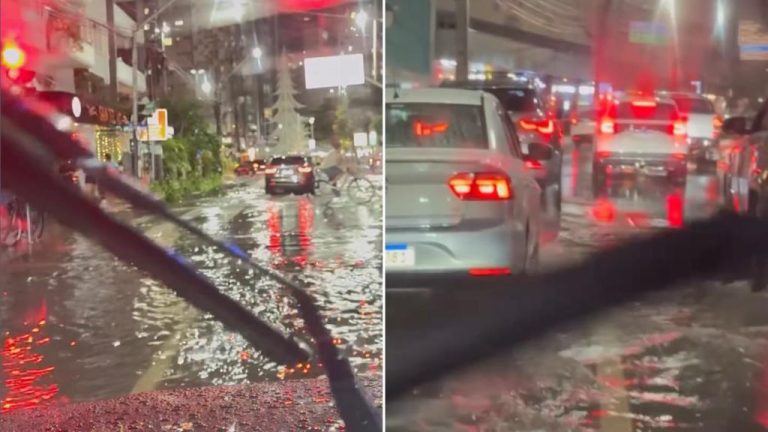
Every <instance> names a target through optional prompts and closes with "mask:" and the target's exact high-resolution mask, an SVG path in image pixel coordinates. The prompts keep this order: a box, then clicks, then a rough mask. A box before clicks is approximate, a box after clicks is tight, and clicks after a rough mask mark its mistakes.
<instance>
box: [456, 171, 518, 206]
mask: <svg viewBox="0 0 768 432" xmlns="http://www.w3.org/2000/svg"><path fill="white" fill-rule="evenodd" d="M448 187H450V189H451V191H452V192H453V193H454V195H456V196H457V197H459V199H462V200H475V201H503V200H508V199H511V198H512V197H513V196H514V190H513V189H512V185H511V184H510V181H509V177H507V176H506V175H503V174H490V173H477V174H473V173H459V174H456V175H454V176H453V177H451V178H450V179H449V180H448Z"/></svg>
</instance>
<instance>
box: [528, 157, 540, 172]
mask: <svg viewBox="0 0 768 432" xmlns="http://www.w3.org/2000/svg"><path fill="white" fill-rule="evenodd" d="M525 167H526V168H528V169H533V170H540V169H543V168H544V165H542V164H541V162H539V161H537V160H536V159H531V160H527V161H525Z"/></svg>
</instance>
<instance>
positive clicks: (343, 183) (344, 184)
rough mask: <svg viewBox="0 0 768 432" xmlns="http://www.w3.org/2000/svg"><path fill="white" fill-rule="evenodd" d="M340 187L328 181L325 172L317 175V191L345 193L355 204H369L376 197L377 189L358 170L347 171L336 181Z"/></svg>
mask: <svg viewBox="0 0 768 432" xmlns="http://www.w3.org/2000/svg"><path fill="white" fill-rule="evenodd" d="M336 183H337V184H338V186H334V184H333V183H332V182H331V181H330V180H329V179H328V176H327V175H325V173H324V172H322V171H318V172H317V173H316V174H315V190H316V191H321V193H322V191H325V190H331V191H333V192H335V193H337V194H341V192H342V191H344V192H345V193H346V194H347V195H348V196H349V197H350V199H351V200H352V202H354V203H355V204H366V203H369V202H370V201H371V200H372V199H373V198H374V197H375V196H376V187H375V186H374V184H373V182H371V181H370V180H369V179H368V178H366V177H365V175H363V174H361V173H360V172H358V171H357V170H353V169H347V170H345V172H344V174H342V175H341V176H340V177H339V179H338V180H337V181H336Z"/></svg>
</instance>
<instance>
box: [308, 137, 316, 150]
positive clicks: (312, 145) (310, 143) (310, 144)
mask: <svg viewBox="0 0 768 432" xmlns="http://www.w3.org/2000/svg"><path fill="white" fill-rule="evenodd" d="M307 145H308V147H309V151H312V150H314V149H315V148H317V142H316V141H315V139H314V138H310V139H309V141H308V142H307Z"/></svg>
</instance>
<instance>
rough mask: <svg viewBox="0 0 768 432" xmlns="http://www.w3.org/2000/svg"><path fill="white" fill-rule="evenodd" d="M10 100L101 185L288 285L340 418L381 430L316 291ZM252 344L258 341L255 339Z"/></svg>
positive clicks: (15, 114) (16, 115)
mask: <svg viewBox="0 0 768 432" xmlns="http://www.w3.org/2000/svg"><path fill="white" fill-rule="evenodd" d="M4 102H9V107H8V108H6V107H5V106H3V110H4V112H5V111H6V110H7V111H8V112H10V113H11V118H12V120H13V121H15V122H17V123H18V122H22V123H21V124H32V125H34V126H33V127H30V129H31V130H34V131H35V132H36V135H40V136H42V138H43V139H42V140H41V141H42V142H44V143H46V145H47V147H48V149H49V150H50V151H51V152H52V153H53V154H55V157H56V158H59V159H75V160H76V161H77V165H78V167H80V168H81V169H83V171H85V172H86V174H87V175H91V176H93V177H94V178H95V179H96V181H97V182H98V183H99V185H100V187H102V188H104V189H106V190H108V191H109V192H111V193H112V194H114V195H116V196H118V197H120V198H123V199H124V200H126V201H127V202H129V203H130V204H132V205H133V206H134V207H136V208H139V209H143V210H146V211H148V212H150V213H154V214H155V215H158V216H160V217H162V218H164V219H166V220H168V221H170V222H172V223H174V224H176V225H178V226H180V227H182V228H184V229H186V230H187V231H189V232H191V233H192V234H194V235H195V236H197V237H198V238H200V239H202V240H203V241H204V242H206V243H208V244H209V245H212V246H214V247H217V248H219V249H220V250H222V251H224V252H225V253H227V254H229V255H230V256H232V257H234V258H236V259H238V260H239V261H240V262H241V263H244V264H245V265H247V266H248V267H250V268H252V269H254V270H256V271H258V272H259V273H261V274H263V275H266V276H267V277H269V278H271V279H273V280H275V281H276V282H278V283H280V284H281V285H283V286H284V287H286V288H288V290H289V292H290V293H291V295H292V296H293V297H294V299H295V300H296V304H297V307H298V309H299V312H300V314H301V316H302V319H303V321H304V324H305V326H306V328H307V331H308V332H309V334H310V335H311V336H312V338H313V340H314V341H315V343H316V345H317V353H318V356H319V359H320V361H321V362H322V363H323V365H324V367H325V370H326V373H327V376H328V381H329V384H330V387H331V391H332V393H333V395H334V398H335V400H336V405H337V408H338V410H339V415H340V417H341V418H342V419H343V420H344V421H345V424H346V425H347V427H348V428H350V429H351V430H355V431H358V430H359V431H368V430H371V431H374V430H375V431H378V430H381V414H380V413H379V412H378V411H377V410H376V409H375V408H373V407H372V406H371V405H370V404H369V403H368V401H367V399H366V398H365V395H364V394H363V392H362V391H361V390H360V388H359V387H358V385H357V383H356V380H355V376H354V373H353V370H352V366H351V365H350V364H349V361H348V360H347V359H346V358H345V357H344V356H343V355H342V354H341V353H340V351H339V349H338V348H337V347H336V345H334V344H333V337H332V335H331V333H330V331H328V329H327V328H326V327H325V325H324V324H323V320H322V317H321V314H320V311H319V310H318V308H317V306H316V304H315V302H314V300H313V299H312V296H311V295H309V293H307V291H306V290H304V289H303V288H302V287H300V286H299V285H297V284H296V283H294V282H293V281H290V280H288V279H287V278H285V277H284V276H282V275H281V274H279V273H277V272H275V271H273V270H271V269H269V268H267V267H264V266H262V265H260V264H259V263H257V262H256V261H255V260H253V259H252V258H251V257H250V256H249V255H248V254H247V253H245V252H244V251H243V250H242V249H240V248H239V247H238V246H237V245H235V244H233V243H231V242H226V241H221V240H216V239H214V238H213V237H211V236H210V235H208V234H207V233H205V232H204V231H203V230H201V229H200V228H198V227H196V226H195V225H193V224H191V223H189V222H187V221H185V220H183V219H181V218H179V217H178V216H177V215H175V214H174V213H173V212H171V211H170V209H169V208H168V207H167V206H165V204H164V203H163V202H162V201H160V200H157V199H156V198H155V197H153V196H151V195H149V194H146V193H144V192H143V191H141V190H140V189H137V188H135V187H134V186H133V185H131V184H130V183H128V182H126V181H125V180H124V179H123V176H122V175H120V173H118V172H117V171H116V170H114V168H112V167H110V166H108V165H106V164H103V163H101V162H99V161H98V160H97V159H96V158H95V156H94V155H93V154H92V153H91V152H90V151H88V150H87V149H84V148H83V147H80V146H77V145H75V144H74V143H72V141H71V139H70V137H69V136H67V135H66V134H63V133H61V132H60V131H58V130H57V129H56V128H55V127H53V126H52V125H51V121H50V120H51V119H50V118H49V119H45V118H44V117H41V115H35V114H34V112H35V111H38V112H40V111H41V110H45V109H46V106H44V105H39V104H38V105H33V108H34V109H29V107H26V106H23V105H18V104H19V103H20V102H18V101H13V100H10V101H9V99H8V98H6V99H5V101H4ZM3 105H5V104H3ZM10 108H16V109H10ZM20 108H21V109H20ZM48 117H54V118H55V117H56V114H54V113H50V114H49V115H48ZM54 121H55V120H54ZM54 180H56V179H54ZM99 211H100V210H99ZM249 342H251V341H249ZM251 343H252V344H254V343H253V342H251ZM254 346H256V347H257V348H258V347H260V346H261V345H259V344H254Z"/></svg>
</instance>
